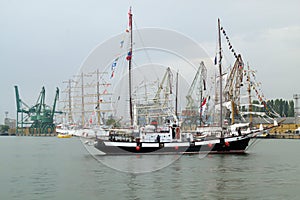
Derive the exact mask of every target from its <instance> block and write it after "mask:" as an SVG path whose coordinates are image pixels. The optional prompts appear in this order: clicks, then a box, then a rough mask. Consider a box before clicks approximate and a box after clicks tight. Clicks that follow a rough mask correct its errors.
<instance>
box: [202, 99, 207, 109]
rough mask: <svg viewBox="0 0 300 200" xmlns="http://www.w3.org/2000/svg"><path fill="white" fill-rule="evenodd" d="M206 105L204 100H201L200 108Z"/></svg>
mask: <svg viewBox="0 0 300 200" xmlns="http://www.w3.org/2000/svg"><path fill="white" fill-rule="evenodd" d="M205 104H206V98H204V99H203V101H202V103H201V107H203V106H205Z"/></svg>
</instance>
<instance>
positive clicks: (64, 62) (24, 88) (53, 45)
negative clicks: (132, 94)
mask: <svg viewBox="0 0 300 200" xmlns="http://www.w3.org/2000/svg"><path fill="white" fill-rule="evenodd" d="M130 5H131V6H132V10H133V13H134V20H135V23H136V24H137V26H138V28H144V27H161V28H167V29H172V30H176V31H179V32H181V33H182V34H185V35H187V36H189V37H191V38H193V39H194V40H195V41H197V42H198V43H199V44H200V45H202V46H203V48H204V49H205V50H206V51H207V52H208V53H209V54H210V55H211V57H214V55H215V50H216V36H217V33H216V28H217V18H221V20H222V24H223V26H224V27H225V29H226V31H227V34H228V35H229V36H230V38H231V42H232V43H233V45H234V47H235V50H236V51H237V52H239V53H241V54H242V56H243V58H244V61H246V62H249V64H250V66H251V67H252V68H254V69H255V70H257V79H258V80H259V81H260V82H261V83H262V89H263V92H264V95H265V97H266V98H267V99H274V98H283V99H288V100H291V99H292V98H293V94H298V93H300V88H299V86H298V80H299V79H298V77H299V72H300V59H299V55H300V12H299V8H300V1H298V0H286V1H272V0H226V1H221V0H220V1H217V0H210V1H199V0H185V1H183V0H181V1H179V0H163V1H162V0H151V1H146V0H131V1H128V0H109V1H102V0H84V1H83V0H43V1H40V0H0V27H1V32H0V66H1V73H0V91H1V103H0V124H2V123H3V119H4V117H5V114H4V113H5V111H8V112H9V115H8V116H9V117H10V118H14V117H15V116H16V103H15V93H14V85H18V86H19V91H20V95H21V98H22V100H24V101H25V102H26V103H28V104H29V105H33V104H34V103H35V101H36V100H37V98H38V95H39V92H40V91H41V88H42V86H45V87H46V95H47V97H48V98H47V103H48V104H52V102H53V98H54V94H55V88H56V87H57V86H58V87H59V88H60V89H61V90H63V88H64V87H65V85H64V83H63V81H65V80H68V79H70V78H72V76H73V75H74V74H76V73H77V72H78V71H79V69H80V66H81V64H82V63H83V61H84V59H85V58H86V57H87V56H88V55H89V52H91V51H92V50H93V49H94V48H95V47H96V46H97V45H99V44H101V43H102V42H104V41H105V40H107V39H109V38H110V37H112V36H114V35H116V34H119V33H121V32H122V31H124V27H126V25H127V23H128V22H127V12H128V8H129V6H130Z"/></svg>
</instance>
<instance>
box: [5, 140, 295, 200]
mask: <svg viewBox="0 0 300 200" xmlns="http://www.w3.org/2000/svg"><path fill="white" fill-rule="evenodd" d="M299 145H300V140H299V141H298V140H297V141H291V140H263V141H261V142H259V143H258V144H257V145H256V146H255V148H253V149H251V151H249V154H246V155H208V156H206V157H205V158H203V159H199V158H198V156H197V155H195V156H181V157H179V158H174V157H172V156H146V157H145V156H138V157H136V156H112V157H105V156H104V157H103V156H102V157H101V158H100V159H102V161H103V162H99V161H97V160H96V159H95V158H94V157H93V156H92V155H90V154H89V153H88V152H87V151H86V150H85V148H84V147H83V146H82V145H81V142H80V141H79V140H78V139H76V138H72V139H68V140H60V139H57V138H33V137H15V138H14V139H13V138H9V139H8V138H1V140H0V156H1V164H0V169H1V170H0V177H1V182H0V199H22V200H23V199H64V200H75V199H92V200H93V199H95V200H96V199H297V194H298V190H299V187H300V160H299V159H298V153H297V151H298V148H299ZM171 161H172V162H171ZM168 162H171V163H170V164H168V165H166V166H165V167H161V168H160V169H159V170H155V171H153V172H151V173H125V171H130V170H132V169H134V170H137V171H139V172H145V171H146V170H145V169H147V170H149V169H151V170H153V169H154V168H155V167H156V164H157V165H161V166H162V164H164V163H168ZM105 163H108V164H109V165H110V164H113V165H115V166H118V167H119V168H118V169H117V170H116V169H113V168H111V167H109V166H107V165H106V164H105Z"/></svg>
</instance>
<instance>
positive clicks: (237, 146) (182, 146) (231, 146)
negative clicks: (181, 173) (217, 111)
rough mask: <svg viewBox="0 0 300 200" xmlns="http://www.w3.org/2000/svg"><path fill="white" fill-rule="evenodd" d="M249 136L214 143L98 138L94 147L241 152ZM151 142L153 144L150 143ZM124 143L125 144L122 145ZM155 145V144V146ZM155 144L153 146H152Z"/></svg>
mask: <svg viewBox="0 0 300 200" xmlns="http://www.w3.org/2000/svg"><path fill="white" fill-rule="evenodd" d="M249 141H250V137H240V138H237V139H234V140H230V141H226V140H225V142H224V141H220V140H219V141H218V142H216V143H213V144H211V143H208V142H205V143H203V142H202V143H201V142H191V143H180V142H179V143H132V142H128V144H130V145H131V146H126V142H109V141H102V140H98V141H97V143H96V144H95V147H96V148H97V149H98V150H100V151H102V152H103V153H105V154H106V155H136V154H149V155H162V154H201V153H210V154H243V153H245V150H246V148H247V146H248V143H249ZM152 144H153V145H152ZM124 145H125V146H124ZM155 145H157V146H155ZM153 146H155V147H153Z"/></svg>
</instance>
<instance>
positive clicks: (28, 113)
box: [15, 86, 62, 134]
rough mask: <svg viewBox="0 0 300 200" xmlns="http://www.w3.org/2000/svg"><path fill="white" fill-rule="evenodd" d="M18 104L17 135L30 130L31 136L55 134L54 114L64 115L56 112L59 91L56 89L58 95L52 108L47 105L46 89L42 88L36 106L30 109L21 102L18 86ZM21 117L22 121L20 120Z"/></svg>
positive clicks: (16, 89)
mask: <svg viewBox="0 0 300 200" xmlns="http://www.w3.org/2000/svg"><path fill="white" fill-rule="evenodd" d="M15 93H16V104H17V127H16V133H19V132H20V131H21V132H22V133H24V129H25V128H28V129H29V132H30V134H46V133H53V132H54V131H55V125H54V121H53V119H54V114H55V113H60V114H61V113H62V112H60V111H56V110H55V109H56V103H57V101H58V98H59V89H58V88H56V94H55V98H54V102H53V106H52V107H50V106H48V105H46V104H45V97H46V92H45V87H42V91H41V92H40V95H39V97H38V99H37V101H36V103H35V105H34V106H32V107H30V106H28V105H27V104H26V103H24V101H22V100H21V98H20V94H19V90H18V86H15ZM20 117H21V119H20Z"/></svg>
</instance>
